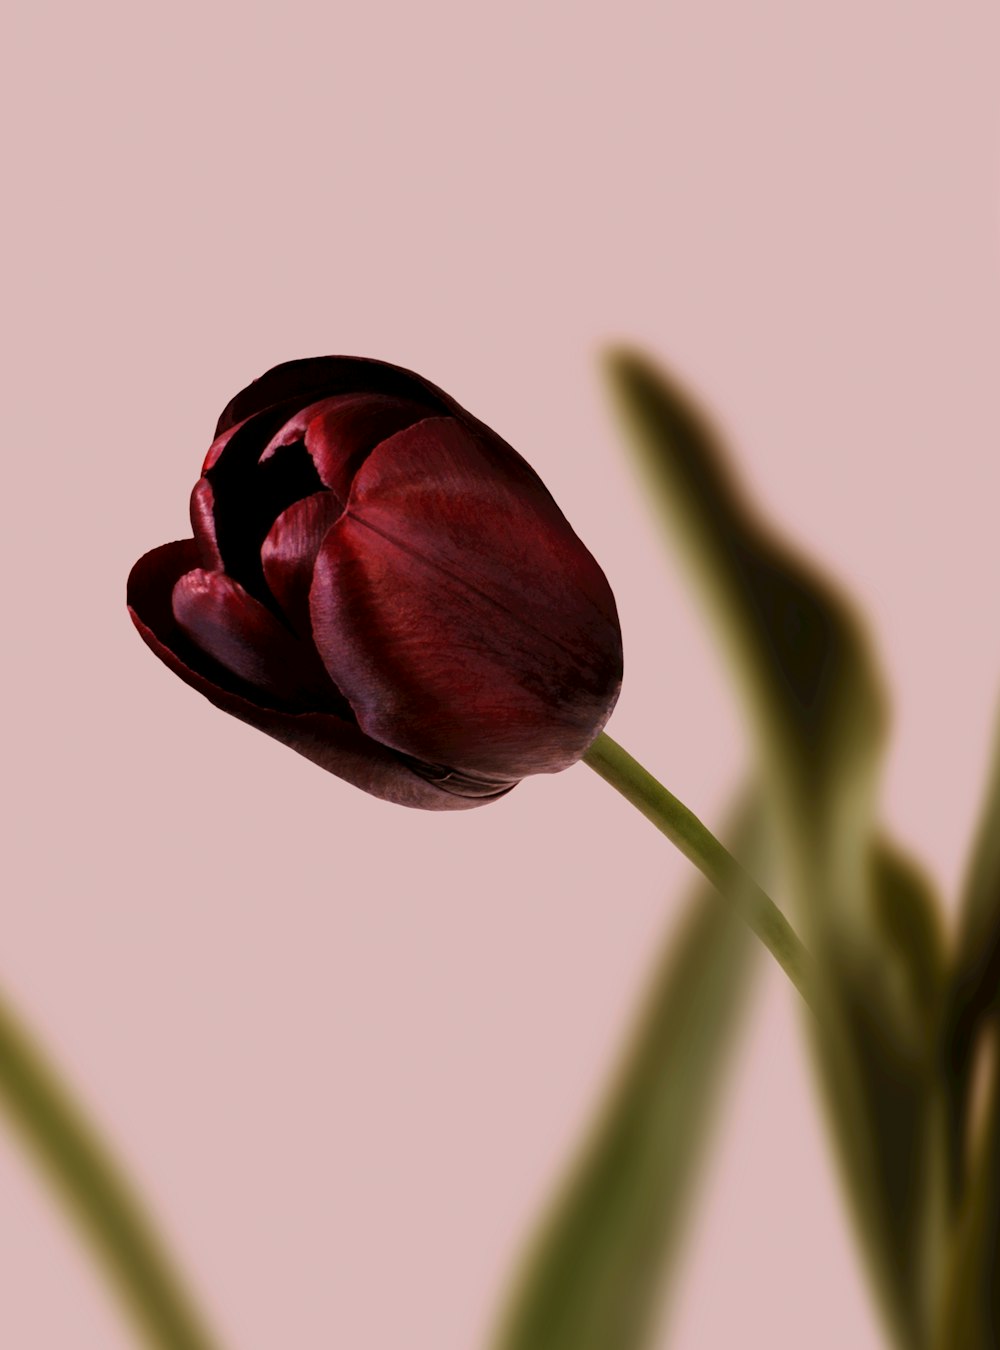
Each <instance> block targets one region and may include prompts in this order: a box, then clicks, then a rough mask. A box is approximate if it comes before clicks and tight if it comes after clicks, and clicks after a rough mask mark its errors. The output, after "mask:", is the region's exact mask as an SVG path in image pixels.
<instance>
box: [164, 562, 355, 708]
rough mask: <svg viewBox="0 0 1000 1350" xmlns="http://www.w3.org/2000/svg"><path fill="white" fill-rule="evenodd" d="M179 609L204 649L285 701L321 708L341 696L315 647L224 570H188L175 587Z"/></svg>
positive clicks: (190, 634) (188, 631) (184, 627)
mask: <svg viewBox="0 0 1000 1350" xmlns="http://www.w3.org/2000/svg"><path fill="white" fill-rule="evenodd" d="M173 610H174V618H175V619H176V620H177V623H178V626H179V627H180V629H181V631H182V632H184V633H186V634H187V635H188V637H189V638H190V639H191V640H192V642H195V643H196V644H197V645H198V646H199V647H200V648H201V649H202V651H203V652H207V653H208V655H209V656H211V657H212V659H213V660H214V661H217V662H218V663H219V665H220V666H224V667H225V669H226V670H228V671H230V672H231V673H232V674H233V675H235V676H237V678H238V679H241V680H243V681H245V682H246V683H247V684H252V685H253V686H254V687H255V688H257V689H261V690H263V691H264V692H265V693H268V694H270V695H271V697H272V698H273V699H276V700H277V701H278V702H279V703H303V702H304V703H305V704H306V706H309V705H310V704H311V705H312V706H313V707H315V706H316V704H317V703H319V705H320V706H322V704H323V702H325V701H328V700H332V699H335V698H336V690H332V689H330V686H329V680H328V678H327V676H326V672H325V671H323V670H322V669H317V667H318V666H319V662H318V661H317V660H316V656H315V652H314V651H313V648H312V647H311V646H307V645H306V644H305V643H304V642H300V641H299V640H298V638H296V637H293V635H292V634H291V633H290V632H289V631H288V629H287V628H286V627H285V626H284V624H283V623H282V622H281V621H280V619H276V618H275V617H274V615H273V614H272V613H271V612H270V610H268V609H265V607H264V606H263V605H262V604H261V603H260V602H259V601H258V600H255V599H254V598H253V596H252V595H248V594H247V593H246V591H245V590H244V589H243V587H242V586H241V585H240V584H239V582H238V581H234V580H233V579H232V577H227V576H226V574H225V573H224V572H206V571H205V570H204V569H202V568H195V569H194V570H193V571H191V572H187V573H185V575H184V576H182V577H181V578H180V580H179V581H178V582H177V584H176V586H174V593H173Z"/></svg>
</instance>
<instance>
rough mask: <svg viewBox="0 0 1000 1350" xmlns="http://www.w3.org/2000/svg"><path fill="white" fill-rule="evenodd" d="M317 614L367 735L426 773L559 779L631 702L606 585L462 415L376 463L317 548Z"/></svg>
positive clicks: (519, 473) (389, 444) (386, 450)
mask: <svg viewBox="0 0 1000 1350" xmlns="http://www.w3.org/2000/svg"><path fill="white" fill-rule="evenodd" d="M310 609H311V614H312V624H313V633H314V636H315V641H316V645H317V648H318V649H319V652H320V655H321V656H322V657H323V661H324V663H325V664H326V667H327V669H328V671H329V672H330V675H331V678H332V679H333V680H334V682H335V683H336V684H337V686H338V688H340V689H341V690H342V691H343V693H344V694H345V695H346V696H347V699H348V700H349V702H350V704H351V707H352V708H353V710H354V713H355V716H356V717H357V719H358V722H359V724H360V725H361V727H362V729H363V730H365V731H366V732H368V734H369V735H371V736H374V737H375V738H376V739H378V740H379V741H382V742H383V743H384V744H386V745H392V746H395V748H396V749H398V750H400V751H401V752H403V753H405V754H409V755H413V756H415V757H417V758H418V759H421V760H424V761H429V762H432V763H439V764H448V765H451V766H452V767H454V768H456V769H458V770H461V771H464V772H470V773H484V774H496V775H498V776H507V777H511V778H515V777H522V776H524V775H525V774H528V773H539V772H548V771H553V770H556V769H561V768H564V767H566V765H568V764H571V763H573V762H574V760H576V759H578V758H579V757H580V755H581V754H582V753H583V751H584V750H585V749H586V748H587V746H588V745H589V744H590V743H591V741H592V740H593V739H594V737H595V736H596V735H597V734H598V732H599V731H600V730H601V728H602V726H603V725H604V723H605V721H606V720H607V718H608V716H609V715H610V712H611V709H612V708H613V706H614V703H615V700H616V698H617V694H618V689H619V686H620V682H621V636H620V631H619V628H618V619H617V613H616V610H615V603H614V598H613V596H612V594H611V590H610V588H609V586H608V584H607V581H606V579H605V577H604V574H603V572H602V571H601V569H600V568H599V567H598V565H597V563H596V562H595V561H594V559H593V558H592V557H591V555H590V554H589V553H588V552H587V550H586V548H585V547H584V546H583V544H582V543H581V542H580V540H579V539H578V538H577V536H576V535H575V534H574V533H573V531H572V529H571V528H570V526H569V524H568V523H567V521H566V519H565V517H564V516H563V515H562V513H561V512H560V511H559V508H558V507H557V506H556V505H555V503H554V502H553V500H552V498H551V496H550V495H549V493H548V492H547V491H546V489H545V488H544V486H543V485H542V483H541V482H540V481H539V479H538V478H537V477H536V475H535V474H534V473H532V472H531V471H530V470H529V469H527V466H526V465H525V464H524V461H523V460H520V459H519V457H517V456H515V455H513V453H512V452H510V453H508V448H507V447H505V446H504V445H503V443H502V442H498V443H497V444H494V443H493V441H492V440H490V439H487V438H484V437H482V436H481V435H479V434H478V433H476V432H475V431H473V430H470V429H469V428H468V427H467V426H465V425H464V424H462V423H460V422H458V421H457V420H454V419H451V418H434V419H428V420H425V421H423V422H420V423H418V424H417V425H415V426H412V427H410V428H409V429H408V430H406V431H402V432H400V433H399V434H398V435H396V436H393V437H392V438H391V439H389V440H387V441H384V442H383V443H382V444H381V445H380V446H379V447H378V448H377V449H376V450H375V451H374V452H373V453H372V454H371V455H370V456H369V458H368V459H367V461H366V462H365V464H364V466H363V467H362V469H361V470H360V471H359V473H358V475H357V477H356V478H355V481H354V488H353V491H352V494H351V497H350V500H349V502H348V505H347V509H346V510H345V512H344V514H343V515H342V516H341V517H340V519H339V521H338V522H337V523H336V524H335V525H334V526H332V527H331V529H330V530H329V531H328V533H327V535H326V537H325V539H324V541H323V544H322V546H321V547H320V550H319V553H318V555H317V559H316V566H315V571H314V574H313V584H312V589H311V592H310Z"/></svg>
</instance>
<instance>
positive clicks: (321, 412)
mask: <svg viewBox="0 0 1000 1350" xmlns="http://www.w3.org/2000/svg"><path fill="white" fill-rule="evenodd" d="M191 523H192V528H193V531H194V538H193V539H187V540H183V541H181V542H179V543H174V544H164V545H163V546H162V547H161V548H157V549H154V550H153V551H152V552H151V553H147V554H146V555H145V557H143V558H140V560H139V561H138V562H137V563H136V565H135V567H134V568H133V569H132V573H131V576H130V577H129V582H128V604H129V609H130V612H131V614H132V618H133V620H134V622H135V625H136V627H137V628H138V630H139V632H140V633H141V635H142V637H143V638H144V640H145V641H146V643H147V644H148V645H149V647H151V648H152V650H153V651H154V652H155V653H156V654H157V656H159V657H160V659H161V660H162V661H163V662H164V663H165V664H166V665H168V666H169V667H170V668H171V669H172V670H173V671H175V672H176V673H177V674H178V675H180V677H181V678H182V679H183V680H185V681H187V683H188V684H190V685H192V686H193V687H194V688H195V689H198V690H199V691H200V692H201V693H203V694H204V695H205V696H206V698H208V699H210V700H211V701H212V702H213V703H214V704H215V705H216V706H217V707H219V708H222V709H224V710H225V711H226V712H229V713H232V714H233V715H234V716H235V717H239V718H241V719H242V720H243V721H245V722H249V723H250V724H251V725H252V726H255V727H258V728H259V729H260V730H261V731H266V732H267V733H268V734H269V735H271V736H274V737H276V738H277V739H278V740H279V741H283V742H284V743H285V744H286V745H289V746H291V747H292V749H294V750H297V751H299V753H300V754H303V755H306V756H307V757H308V758H309V759H312V760H314V761H315V762H316V763H317V764H319V765H321V766H322V767H323V768H324V769H328V770H329V771H330V772H331V773H334V774H336V775H338V777H340V778H344V779H346V780H347V781H348V782H351V783H355V784H356V785H357V786H359V787H361V788H364V789H365V791H367V792H371V793H374V794H375V795H376V796H378V797H384V798H387V799H388V800H390V801H395V802H401V803H404V804H406V805H408V806H421V807H427V808H430V809H437V810H445V809H449V808H460V807H466V806H476V805H479V804H481V803H482V802H484V801H489V800H492V799H494V798H496V797H498V796H501V795H502V794H503V793H504V792H507V791H508V790H509V789H510V788H511V787H512V786H513V785H514V784H515V783H516V782H517V781H518V779H520V778H523V777H524V776H525V775H527V774H532V773H551V772H554V771H556V770H558V769H564V768H566V767H567V766H568V765H570V764H572V763H574V762H575V761H576V760H578V759H579V758H580V757H581V755H582V754H583V752H584V751H585V750H586V749H587V747H588V746H589V745H590V743H591V742H592V741H593V740H594V738H595V737H596V736H597V735H598V733H599V732H600V730H601V728H602V727H603V726H604V724H605V722H606V721H607V719H608V717H609V715H610V713H611V709H612V708H613V707H614V704H615V700H616V699H617V697H618V690H619V688H620V685H621V674H622V651H621V632H620V630H619V626H618V616H617V612H616V610H615V602H614V597H613V596H612V594H611V590H610V588H609V586H608V583H607V581H606V579H605V577H604V574H603V572H602V571H601V569H600V567H599V566H598V565H597V563H596V562H595V561H594V559H593V558H592V557H591V555H590V553H588V551H587V550H586V549H585V548H584V546H583V544H582V543H581V542H580V540H579V539H578V538H577V536H576V535H575V534H574V533H573V531H572V529H571V528H570V526H569V524H568V523H567V521H566V518H565V517H564V516H563V514H562V512H561V511H560V510H559V508H558V507H557V506H556V504H555V502H554V501H553V500H552V497H551V496H550V495H549V493H548V491H547V490H546V488H545V487H544V485H543V484H542V482H541V480H540V479H539V478H538V476H537V475H536V474H535V473H534V472H533V470H532V469H531V468H529V466H528V465H527V464H526V463H525V462H524V460H523V459H521V457H520V456H519V455H518V454H516V453H515V451H513V450H512V449H511V448H510V446H509V445H507V444H506V443H505V442H504V441H502V440H501V439H500V437H499V436H497V435H496V433H495V432H493V431H491V430H490V429H489V428H488V427H486V426H484V425H483V424H482V423H481V422H478V421H477V420H476V419H475V418H474V417H471V416H470V415H469V414H468V413H467V412H465V410H464V409H462V408H460V407H459V406H458V404H457V403H455V402H454V400H452V399H451V398H449V397H448V395H446V394H444V393H442V391H441V390H440V389H437V388H435V386H434V385H432V384H429V383H428V382H427V381H426V380H423V379H421V378H420V377H419V376H417V375H414V374H412V373H411V372H409V371H406V370H402V369H400V368H398V367H396V366H389V365H386V364H384V363H383V362H381V361H368V360H361V359H358V358H354V357H341V356H328V357H317V358H315V359H312V360H304V361H290V362H288V363H286V364H285V365H281V366H276V367H275V368H274V369H273V370H270V371H268V373H267V374H266V375H264V376H262V377H261V379H259V380H256V381H255V382H254V383H253V384H251V385H250V386H249V387H248V388H247V389H244V390H243V392H242V393H240V394H237V396H236V397H235V398H234V399H233V400H232V402H231V403H230V404H229V406H228V407H227V408H226V409H225V411H224V412H223V414H222V417H221V418H220V419H219V425H218V427H217V428H216V439H215V441H214V442H213V444H212V446H211V448H210V449H209V452H208V456H207V458H206V460H205V465H204V468H203V470H202V477H201V478H200V479H199V480H198V482H197V483H196V484H195V488H194V492H193V494H192V497H191Z"/></svg>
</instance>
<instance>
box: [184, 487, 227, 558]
mask: <svg viewBox="0 0 1000 1350" xmlns="http://www.w3.org/2000/svg"><path fill="white" fill-rule="evenodd" d="M191 528H192V530H194V537H195V542H196V543H197V545H198V559H199V562H200V563H201V565H202V567H207V568H208V569H209V570H210V571H221V570H222V554H221V553H220V552H219V541H218V540H217V539H216V537H215V498H214V495H213V493H212V484H211V483H210V482H209V481H208V479H207V478H199V479H198V481H197V483H195V485H194V489H193V490H192V492H191Z"/></svg>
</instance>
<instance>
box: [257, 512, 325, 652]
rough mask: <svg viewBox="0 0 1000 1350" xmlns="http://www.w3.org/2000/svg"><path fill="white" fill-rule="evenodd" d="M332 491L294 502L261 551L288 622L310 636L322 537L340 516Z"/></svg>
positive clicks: (267, 578)
mask: <svg viewBox="0 0 1000 1350" xmlns="http://www.w3.org/2000/svg"><path fill="white" fill-rule="evenodd" d="M341 510H342V506H341V503H340V502H339V501H338V500H337V498H336V497H335V496H334V495H333V493H332V492H314V493H313V495H312V496H311V497H303V498H302V499H301V500H300V501H297V502H294V503H293V504H292V505H291V506H290V507H289V508H288V510H287V511H282V513H281V515H280V516H279V517H278V519H277V520H276V521H275V522H274V524H273V525H272V526H271V530H270V532H269V534H268V536H267V538H266V539H265V540H264V545H263V547H262V549H261V551H260V556H261V561H262V562H263V564H264V577H265V580H266V581H267V584H268V586H269V587H270V589H271V593H272V595H273V596H274V598H275V599H276V600H277V602H278V604H279V605H280V606H281V609H282V612H283V613H284V614H285V615H286V617H287V618H288V621H289V623H290V624H291V625H292V627H293V628H294V629H295V631H296V632H297V633H299V634H300V635H301V636H302V637H303V638H307V637H310V635H311V633H312V625H311V624H310V621H309V586H310V584H311V583H312V574H313V564H314V563H315V561H316V554H317V553H318V552H319V546H320V544H321V543H322V542H323V536H324V535H325V534H326V532H327V530H328V529H329V528H330V526H331V525H332V524H333V522H334V521H335V520H336V519H337V517H338V516H339V515H340V512H341Z"/></svg>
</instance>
